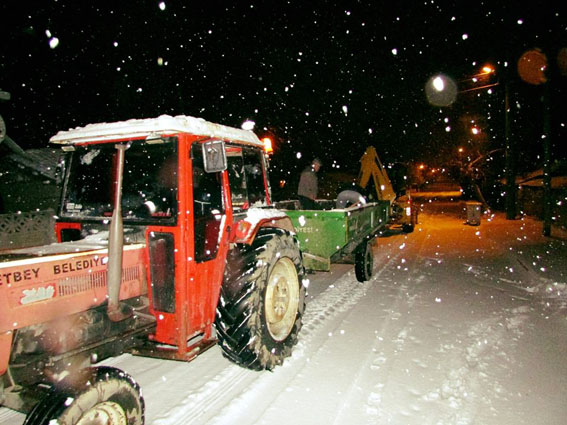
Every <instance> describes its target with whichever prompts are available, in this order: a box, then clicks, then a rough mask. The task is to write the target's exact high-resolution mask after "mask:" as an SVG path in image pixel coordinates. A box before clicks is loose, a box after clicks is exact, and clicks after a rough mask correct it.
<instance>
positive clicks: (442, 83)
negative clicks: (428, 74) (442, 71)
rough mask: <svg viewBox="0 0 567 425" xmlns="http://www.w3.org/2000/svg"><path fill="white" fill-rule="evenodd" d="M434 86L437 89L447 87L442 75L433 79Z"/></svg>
mask: <svg viewBox="0 0 567 425" xmlns="http://www.w3.org/2000/svg"><path fill="white" fill-rule="evenodd" d="M433 87H434V88H435V90H437V91H443V90H444V89H445V81H443V78H442V77H435V78H434V79H433Z"/></svg>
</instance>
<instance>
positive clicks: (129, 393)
mask: <svg viewBox="0 0 567 425" xmlns="http://www.w3.org/2000/svg"><path fill="white" fill-rule="evenodd" d="M79 373H81V372H79ZM78 379H79V381H78V382H77V378H76V377H74V382H73V384H69V385H63V386H62V387H53V388H52V389H51V390H50V391H49V392H48V393H47V395H46V396H45V397H44V398H43V399H41V401H40V402H39V403H37V404H36V405H35V406H34V408H33V409H32V411H31V412H30V413H29V414H28V416H27V417H26V420H25V422H24V425H49V424H54V423H56V424H58V425H143V424H144V400H143V398H142V394H141V392H140V387H139V386H138V384H137V383H136V382H135V381H134V379H133V378H132V377H130V376H129V375H128V374H126V373H125V372H123V371H121V370H120V369H116V368H112V367H97V368H91V369H86V370H85V371H83V372H82V376H80V377H79V378H78Z"/></svg>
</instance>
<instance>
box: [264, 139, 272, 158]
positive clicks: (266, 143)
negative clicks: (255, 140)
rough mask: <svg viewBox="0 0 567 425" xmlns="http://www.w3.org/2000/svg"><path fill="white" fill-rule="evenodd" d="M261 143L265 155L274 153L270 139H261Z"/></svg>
mask: <svg viewBox="0 0 567 425" xmlns="http://www.w3.org/2000/svg"><path fill="white" fill-rule="evenodd" d="M262 143H263V144H264V152H266V153H267V154H271V153H274V148H273V147H272V139H270V138H269V137H264V138H263V139H262Z"/></svg>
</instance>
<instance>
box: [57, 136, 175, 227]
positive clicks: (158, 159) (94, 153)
mask: <svg viewBox="0 0 567 425" xmlns="http://www.w3.org/2000/svg"><path fill="white" fill-rule="evenodd" d="M176 152H177V149H176V141H175V139H163V140H162V139H160V140H159V142H158V141H153V142H143V141H140V140H134V141H132V142H131V143H129V145H128V148H127V149H126V150H125V153H124V172H123V184H122V205H121V207H122V215H123V219H124V221H125V222H163V223H164V224H173V223H174V222H175V218H176V216H177V153H176ZM117 158H118V150H117V149H116V145H115V144H114V143H105V144H97V145H87V146H83V147H76V148H75V150H74V152H73V153H72V154H71V157H70V165H69V171H68V172H69V178H68V182H67V184H66V186H65V188H64V194H63V205H62V207H63V208H62V216H63V217H67V218H73V219H108V218H109V217H111V216H112V211H113V208H114V205H113V203H114V194H115V193H116V185H115V182H116V170H117V167H116V164H117Z"/></svg>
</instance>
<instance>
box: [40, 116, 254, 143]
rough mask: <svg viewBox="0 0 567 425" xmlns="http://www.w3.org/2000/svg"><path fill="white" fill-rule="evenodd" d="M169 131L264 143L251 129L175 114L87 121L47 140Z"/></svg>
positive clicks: (72, 140)
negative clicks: (112, 120) (98, 121)
mask: <svg viewBox="0 0 567 425" xmlns="http://www.w3.org/2000/svg"><path fill="white" fill-rule="evenodd" d="M172 133H190V134H194V135H202V136H209V137H216V138H220V139H225V140H233V141H241V142H245V143H250V144H253V145H258V146H263V145H262V142H261V141H260V140H259V139H258V137H257V136H256V135H255V134H254V133H253V132H252V131H247V130H241V129H238V128H234V127H227V126H224V125H221V124H215V123H212V122H208V121H205V120H204V119H202V118H195V117H190V116H185V115H178V116H175V117H172V116H170V115H161V116H160V117H157V118H149V119H131V120H127V121H120V122H114V123H99V124H88V125H86V126H84V127H77V128H73V129H70V130H67V131H59V132H58V133H57V134H56V135H55V136H53V137H52V138H51V139H50V141H51V142H52V143H60V144H67V145H72V144H79V143H85V142H93V141H105V140H113V139H119V138H120V139H127V138H140V137H153V136H155V137H159V136H162V135H166V134H172Z"/></svg>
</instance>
